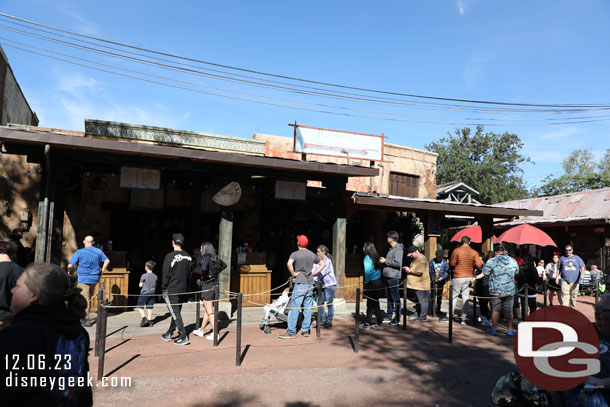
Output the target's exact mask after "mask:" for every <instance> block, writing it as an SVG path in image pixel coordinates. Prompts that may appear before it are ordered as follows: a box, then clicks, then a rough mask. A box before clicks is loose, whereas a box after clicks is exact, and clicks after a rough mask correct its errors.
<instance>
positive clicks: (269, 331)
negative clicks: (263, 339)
mask: <svg viewBox="0 0 610 407" xmlns="http://www.w3.org/2000/svg"><path fill="white" fill-rule="evenodd" d="M264 332H265V333H266V334H270V333H271V327H270V326H269V325H267V326H265V330H264Z"/></svg>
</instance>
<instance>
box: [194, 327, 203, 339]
mask: <svg viewBox="0 0 610 407" xmlns="http://www.w3.org/2000/svg"><path fill="white" fill-rule="evenodd" d="M193 335H195V336H198V337H200V338H203V332H202V331H201V329H195V330H194V331H193Z"/></svg>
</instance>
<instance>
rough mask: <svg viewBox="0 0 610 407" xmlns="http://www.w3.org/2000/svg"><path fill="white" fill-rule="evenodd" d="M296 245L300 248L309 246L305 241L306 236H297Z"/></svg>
mask: <svg viewBox="0 0 610 407" xmlns="http://www.w3.org/2000/svg"><path fill="white" fill-rule="evenodd" d="M297 244H298V245H299V246H301V247H307V245H308V244H309V239H307V236H305V235H298V236H297Z"/></svg>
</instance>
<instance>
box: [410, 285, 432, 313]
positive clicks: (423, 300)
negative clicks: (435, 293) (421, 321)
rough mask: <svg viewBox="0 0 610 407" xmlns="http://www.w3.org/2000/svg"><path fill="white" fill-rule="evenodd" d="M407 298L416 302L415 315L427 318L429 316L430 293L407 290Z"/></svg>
mask: <svg viewBox="0 0 610 407" xmlns="http://www.w3.org/2000/svg"><path fill="white" fill-rule="evenodd" d="M407 298H408V299H410V300H411V301H413V302H415V314H417V316H418V317H425V316H426V315H427V314H428V303H429V302H430V291H428V290H413V289H411V288H409V289H407Z"/></svg>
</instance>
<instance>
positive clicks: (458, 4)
mask: <svg viewBox="0 0 610 407" xmlns="http://www.w3.org/2000/svg"><path fill="white" fill-rule="evenodd" d="M455 5H456V7H457V9H458V13H460V15H461V16H463V15H464V14H466V3H465V2H463V1H462V0H457V1H456V2H455Z"/></svg>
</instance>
